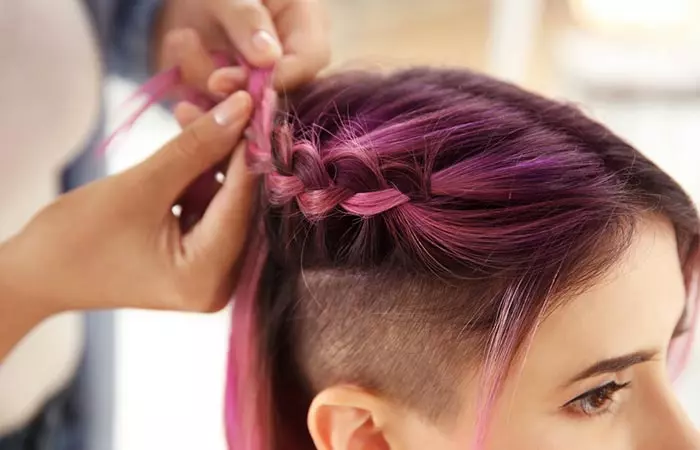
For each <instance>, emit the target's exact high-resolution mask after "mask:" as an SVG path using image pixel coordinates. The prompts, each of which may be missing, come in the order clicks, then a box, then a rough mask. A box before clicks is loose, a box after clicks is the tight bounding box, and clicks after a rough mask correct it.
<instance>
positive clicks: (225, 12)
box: [217, 0, 282, 68]
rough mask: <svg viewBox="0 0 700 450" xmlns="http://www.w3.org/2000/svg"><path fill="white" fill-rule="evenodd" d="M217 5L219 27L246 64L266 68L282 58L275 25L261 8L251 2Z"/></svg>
mask: <svg viewBox="0 0 700 450" xmlns="http://www.w3.org/2000/svg"><path fill="white" fill-rule="evenodd" d="M219 5H220V6H219V11H218V14H217V15H218V17H220V21H221V24H222V26H223V27H224V30H225V31H226V34H227V35H228V37H229V39H231V42H232V43H233V46H234V47H235V48H236V50H238V51H239V52H240V53H241V54H242V55H243V57H244V58H245V59H246V61H247V62H248V63H250V64H252V65H253V66H255V67H260V68H266V67H270V66H272V65H273V64H274V63H275V62H277V61H278V60H279V59H280V58H281V57H282V46H281V44H280V43H279V42H280V41H279V38H278V37H277V32H276V31H275V25H274V23H273V21H272V18H271V17H270V12H269V11H268V10H267V8H266V7H265V6H264V5H262V4H261V3H260V2H257V1H251V0H221V1H220V2H219Z"/></svg>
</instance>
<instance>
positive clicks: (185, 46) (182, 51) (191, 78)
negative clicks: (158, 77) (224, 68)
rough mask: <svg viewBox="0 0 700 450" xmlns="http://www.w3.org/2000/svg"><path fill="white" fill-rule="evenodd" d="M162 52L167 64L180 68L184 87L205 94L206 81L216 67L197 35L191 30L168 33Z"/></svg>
mask: <svg viewBox="0 0 700 450" xmlns="http://www.w3.org/2000/svg"><path fill="white" fill-rule="evenodd" d="M164 52H165V54H166V59H167V61H168V63H170V65H172V66H177V67H179V68H180V74H181V76H182V80H183V82H184V83H185V84H186V85H189V86H193V87H195V88H196V89H197V90H199V91H201V92H207V81H208V80H209V76H210V75H211V74H212V72H214V70H216V65H215V63H214V60H213V59H212V57H211V55H210V53H209V51H207V48H206V47H205V45H204V42H202V39H201V37H200V36H199V33H197V32H196V31H195V30H192V29H178V30H173V31H170V32H169V33H168V34H167V35H166V38H165V50H164Z"/></svg>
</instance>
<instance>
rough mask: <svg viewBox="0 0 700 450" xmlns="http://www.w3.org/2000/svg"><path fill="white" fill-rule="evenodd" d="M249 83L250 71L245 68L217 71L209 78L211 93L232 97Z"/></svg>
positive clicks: (208, 85) (226, 68)
mask: <svg viewBox="0 0 700 450" xmlns="http://www.w3.org/2000/svg"><path fill="white" fill-rule="evenodd" d="M247 81H248V71H247V70H246V69H245V68H243V67H224V68H222V69H217V70H216V71H214V73H212V74H211V76H210V77H209V81H208V83H207V87H208V88H209V92H211V93H213V94H217V95H230V94H231V93H232V92H235V91H238V90H240V89H243V88H244V87H245V86H246V82H247Z"/></svg>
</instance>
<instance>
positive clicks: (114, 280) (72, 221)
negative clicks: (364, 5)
mask: <svg viewBox="0 0 700 450" xmlns="http://www.w3.org/2000/svg"><path fill="white" fill-rule="evenodd" d="M151 45H152V50H153V51H152V53H153V61H152V66H153V70H154V71H161V70H165V69H169V68H171V67H175V66H177V67H179V68H180V71H181V74H182V81H183V84H184V85H185V86H187V87H189V88H191V89H192V90H194V91H195V92H198V93H199V94H201V95H203V96H205V97H206V98H208V99H210V100H213V101H215V102H216V103H221V104H220V106H219V107H218V108H217V109H216V110H215V112H213V113H211V114H204V113H203V112H202V111H201V109H199V108H197V107H196V106H195V105H193V104H192V103H189V102H181V103H180V104H179V105H178V106H177V107H176V109H175V114H176V116H177V117H178V118H179V119H180V121H181V122H185V121H186V122H187V124H188V127H187V128H186V129H185V130H184V131H183V133H182V134H181V135H179V136H178V137H176V138H175V139H174V140H173V141H171V142H170V143H169V144H167V145H166V146H165V147H163V148H162V149H161V150H160V151H159V152H158V153H156V154H155V155H154V156H153V157H151V158H150V159H149V160H148V161H147V162H146V163H144V164H141V165H139V166H137V167H135V168H133V169H131V170H129V171H127V172H125V173H123V174H120V175H118V176H113V177H110V178H107V179H105V180H102V181H99V182H96V183H93V184H90V185H89V186H86V187H84V188H82V189H78V190H77V191H75V192H72V193H70V194H67V195H63V196H61V197H60V198H59V199H58V200H57V201H56V202H54V203H53V204H51V205H49V206H47V207H46V208H44V209H43V210H42V211H40V212H39V213H38V214H37V215H36V217H35V218H34V219H33V220H32V221H31V222H30V223H29V225H28V226H27V227H26V228H25V229H24V230H22V231H21V232H20V233H19V234H18V235H16V236H15V237H14V238H12V239H10V240H8V241H6V242H0V298H1V299H2V301H1V302H0V362H1V361H2V360H3V359H4V357H5V356H6V355H7V353H8V352H9V351H10V349H12V348H13V346H14V345H15V344H16V343H17V342H18V341H19V340H20V339H21V338H22V337H23V336H24V335H26V334H27V333H28V332H29V331H30V330H31V329H32V328H33V327H35V326H36V325H37V324H39V323H40V322H42V321H43V320H45V319H46V318H48V317H50V316H52V315H55V314H59V313H61V312H64V311H73V310H89V309H104V308H123V307H132V308H147V309H170V310H184V311H216V310H218V309H220V308H221V307H223V306H224V305H225V304H226V303H227V301H228V299H229V296H230V293H231V292H232V289H233V285H232V283H234V282H235V277H232V276H231V274H232V272H233V266H234V265H235V262H236V260H237V258H238V256H239V254H240V252H241V249H242V247H243V244H244V242H245V235H246V233H247V226H248V221H249V208H250V200H251V199H250V197H251V195H252V194H251V185H252V177H251V176H250V174H248V173H247V172H246V168H245V162H244V158H243V151H242V150H241V148H243V144H242V143H241V142H240V141H241V137H242V134H243V128H244V127H245V126H246V124H247V121H248V119H249V116H250V108H251V106H250V103H251V101H250V98H249V96H248V95H247V94H240V95H238V96H234V98H230V99H228V100H227V97H228V96H229V95H231V94H233V93H234V92H236V91H238V90H239V89H242V88H243V87H244V86H245V84H246V80H247V73H246V72H245V71H244V70H243V69H242V68H240V67H224V68H218V69H217V67H216V66H215V65H214V61H213V59H212V56H211V55H212V52H218V53H222V54H224V55H226V56H227V57H228V58H229V59H230V60H231V61H233V57H234V56H235V55H241V56H242V57H244V58H245V59H246V60H247V61H248V62H249V63H250V64H252V65H253V66H256V67H271V66H273V65H274V66H275V85H276V87H277V89H280V90H284V89H293V88H294V87H296V86H297V85H299V84H301V83H304V82H306V81H309V80H310V79H312V78H313V77H314V76H315V75H316V74H317V73H318V71H320V70H321V69H322V68H323V67H324V66H325V65H326V64H327V63H328V62H329V59H330V48H329V39H328V22H327V16H326V12H325V9H324V8H323V3H322V2H321V0H304V1H298V0H268V1H265V2H259V1H253V0H168V1H165V2H164V5H163V8H162V9H161V11H160V14H159V16H158V17H157V20H156V26H155V31H154V35H153V39H152V42H151ZM235 105H238V106H240V108H238V112H237V113H234V112H231V111H228V112H225V108H227V106H228V107H231V106H235ZM217 113H218V114H219V117H220V118H221V117H223V116H227V117H228V120H227V121H226V123H225V124H224V125H221V124H217V123H216V121H215V120H214V114H217ZM222 114H223V116H222ZM183 118H184V120H183ZM236 143H238V145H236ZM234 147H235V148H236V149H237V150H236V151H235V152H234V155H233V156H232V157H231V158H230V165H229V169H228V173H227V177H226V181H225V182H224V183H223V187H221V188H220V187H219V186H218V185H217V184H216V183H215V182H214V181H212V178H213V175H214V174H215V173H216V171H217V170H222V171H226V166H225V165H224V166H223V167H222V165H221V161H225V160H226V159H227V158H228V157H230V156H231V152H232V151H233V150H234ZM217 163H219V164H217ZM193 185H195V188H193ZM202 186H205V187H206V189H201V188H202ZM202 191H206V195H205V196H204V197H205V198H203V196H202ZM193 199H196V201H193ZM175 203H178V204H180V205H181V206H182V207H183V211H182V213H181V218H180V220H178V219H177V218H175V217H173V215H172V213H171V208H172V206H173V204H175ZM77 223H80V229H77V227H76V224H77ZM88 250H89V251H88ZM39 274H42V275H41V278H40V279H39V278H38V277H39Z"/></svg>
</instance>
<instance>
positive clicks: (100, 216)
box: [0, 92, 254, 319]
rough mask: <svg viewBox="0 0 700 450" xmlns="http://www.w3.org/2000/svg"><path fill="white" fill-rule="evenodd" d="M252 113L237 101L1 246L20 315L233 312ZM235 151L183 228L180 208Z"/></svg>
mask: <svg viewBox="0 0 700 450" xmlns="http://www.w3.org/2000/svg"><path fill="white" fill-rule="evenodd" d="M251 108H252V106H251V99H250V96H249V95H248V94H247V93H245V92H239V93H237V94H234V95H233V96H232V97H230V98H228V99H227V100H225V101H223V102H222V103H221V104H220V105H219V106H218V107H217V108H215V109H214V110H213V111H211V112H209V113H207V114H205V115H203V116H201V117H199V118H198V119H197V120H196V121H195V122H193V123H191V124H189V126H187V127H186V128H185V129H184V130H183V131H182V133H181V134H180V135H178V136H177V137H175V138H174V139H173V140H171V141H170V142H169V143H167V144H166V145H165V146H164V147H163V148H162V149H161V150H160V151H158V152H157V153H155V154H154V155H153V156H151V157H150V158H149V159H147V160H146V161H145V162H143V163H141V164H140V165H138V166H135V167H133V168H131V169H129V170H127V171H126V172H123V173H121V174H118V175H115V176H112V177H108V178H105V179H103V180H101V181H98V182H95V183H92V184H89V185H87V186H85V187H83V188H80V189H78V190H76V191H73V192H71V193H68V194H66V195H63V196H62V197H60V198H59V199H58V200H57V201H56V202H55V203H53V204H52V205H50V206H48V207H47V208H45V209H44V210H43V211H41V212H40V213H39V214H38V215H37V216H36V217H35V218H34V219H33V220H32V221H31V222H30V223H29V225H28V226H27V227H26V228H25V229H24V230H23V231H22V232H21V233H20V234H19V235H17V236H16V237H15V238H13V239H11V240H10V241H8V242H7V243H5V244H3V245H0V287H2V288H3V292H2V294H3V301H5V300H9V301H12V299H16V306H15V309H14V310H13V311H15V312H16V313H17V314H18V317H19V315H21V312H22V310H23V308H24V309H32V310H33V311H34V312H35V313H36V312H37V311H38V312H39V315H50V314H53V313H57V312H61V311H63V310H71V309H94V308H120V307H134V308H148V309H168V310H180V311H202V312H203V311H214V310H218V309H220V308H222V307H223V306H225V305H226V303H227V300H228V299H229V296H230V294H231V291H232V288H233V283H234V281H233V280H234V276H232V273H233V272H234V270H233V268H234V266H235V264H236V261H237V259H238V257H239V256H240V254H241V252H242V251H243V247H244V243H245V239H246V232H247V227H248V222H249V219H250V208H251V202H252V199H251V197H252V195H251V192H252V189H253V185H254V178H253V176H252V175H250V174H249V173H248V172H247V168H246V165H245V155H244V153H245V152H244V149H243V145H244V144H243V143H242V141H241V136H242V133H243V130H244V128H245V127H246V126H247V122H248V119H249V116H250V113H251ZM234 147H235V149H234ZM232 152H233V154H232ZM231 154H232V156H231V158H230V163H229V164H228V169H227V176H226V178H225V180H224V181H223V184H222V185H221V187H220V189H218V192H216V194H215V195H214V196H213V199H211V203H209V205H208V207H207V208H206V210H204V211H202V212H203V215H202V216H201V220H199V221H197V222H196V223H194V224H192V223H190V224H188V225H187V226H186V227H184V229H183V224H182V222H181V220H180V219H178V218H177V217H176V216H175V215H174V214H173V213H172V211H171V209H172V207H173V205H175V204H178V203H180V200H181V199H182V198H183V195H185V194H186V192H187V191H188V187H191V186H192V185H193V183H194V182H195V180H197V179H200V178H201V175H202V174H203V173H205V172H207V171H208V170H210V169H211V168H212V167H214V166H216V164H217V163H220V162H221V161H222V160H226V159H227V158H228V157H229V156H230V155H231ZM224 170H226V169H224ZM200 184H201V183H200ZM192 207H193V208H194V207H196V206H192ZM185 209H187V208H185ZM189 213H192V211H186V210H183V212H182V214H189ZM37 319H39V317H37Z"/></svg>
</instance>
